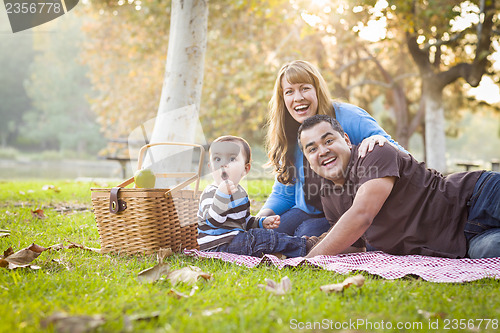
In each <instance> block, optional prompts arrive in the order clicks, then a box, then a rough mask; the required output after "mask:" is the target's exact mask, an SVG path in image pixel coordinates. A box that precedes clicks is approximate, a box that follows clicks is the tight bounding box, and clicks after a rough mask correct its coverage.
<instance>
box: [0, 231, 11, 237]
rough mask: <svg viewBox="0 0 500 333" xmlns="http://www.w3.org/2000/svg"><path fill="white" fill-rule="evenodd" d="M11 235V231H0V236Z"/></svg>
mask: <svg viewBox="0 0 500 333" xmlns="http://www.w3.org/2000/svg"><path fill="white" fill-rule="evenodd" d="M9 236H10V232H0V238H3V237H9Z"/></svg>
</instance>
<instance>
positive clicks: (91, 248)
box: [65, 240, 101, 253]
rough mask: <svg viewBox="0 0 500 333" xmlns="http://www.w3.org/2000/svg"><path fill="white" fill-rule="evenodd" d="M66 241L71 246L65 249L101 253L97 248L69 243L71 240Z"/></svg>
mask: <svg viewBox="0 0 500 333" xmlns="http://www.w3.org/2000/svg"><path fill="white" fill-rule="evenodd" d="M66 241H67V242H68V243H69V245H68V246H66V247H65V248H66V249H74V248H78V249H83V250H87V251H92V252H96V253H101V249H97V248H95V247H87V246H85V245H81V244H77V243H73V242H72V241H69V240H66Z"/></svg>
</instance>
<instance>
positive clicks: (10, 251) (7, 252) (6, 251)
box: [2, 246, 14, 258]
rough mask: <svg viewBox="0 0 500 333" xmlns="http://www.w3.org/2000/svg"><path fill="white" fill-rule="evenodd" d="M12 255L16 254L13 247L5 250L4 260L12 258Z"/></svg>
mask: <svg viewBox="0 0 500 333" xmlns="http://www.w3.org/2000/svg"><path fill="white" fill-rule="evenodd" d="M11 254H14V250H13V249H12V246H11V247H9V248H8V249H7V250H5V251H4V252H3V256H2V258H7V257H8V256H10V255H11Z"/></svg>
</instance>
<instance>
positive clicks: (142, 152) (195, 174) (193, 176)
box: [118, 142, 205, 196]
mask: <svg viewBox="0 0 500 333" xmlns="http://www.w3.org/2000/svg"><path fill="white" fill-rule="evenodd" d="M161 145H163V146H185V147H194V148H199V149H200V161H199V163H198V170H197V172H190V173H169V174H159V175H158V176H159V177H176V176H177V177H188V176H191V177H190V178H188V179H187V180H185V181H183V182H182V183H180V184H178V185H176V186H174V187H173V188H171V189H169V190H168V191H167V192H165V196H168V195H169V194H171V193H172V192H174V191H177V190H179V189H182V188H184V187H186V186H187V185H189V184H191V183H192V182H193V181H195V180H196V184H195V190H194V193H193V195H196V193H197V192H198V189H199V187H200V178H201V170H202V168H203V160H204V158H205V148H203V146H202V145H198V144H194V143H184V142H156V143H149V144H147V145H144V146H142V148H141V150H140V151H139V159H138V161H137V170H140V169H141V167H142V161H143V159H144V155H145V153H146V151H147V149H148V148H150V147H154V146H161ZM133 181H134V177H132V180H131V179H130V178H129V179H127V180H126V181H124V182H123V183H122V184H124V186H127V185H128V184H131V183H132V182H133ZM122 184H120V185H122ZM120 185H118V186H120Z"/></svg>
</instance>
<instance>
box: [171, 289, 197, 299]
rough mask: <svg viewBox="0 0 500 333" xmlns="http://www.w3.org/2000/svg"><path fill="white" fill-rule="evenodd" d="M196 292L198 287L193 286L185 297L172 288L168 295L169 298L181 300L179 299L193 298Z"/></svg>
mask: <svg viewBox="0 0 500 333" xmlns="http://www.w3.org/2000/svg"><path fill="white" fill-rule="evenodd" d="M196 290H198V286H193V288H191V291H190V292H189V295H186V294H183V293H181V292H180V291H177V290H175V289H174V288H172V289H170V291H169V292H168V294H169V295H171V296H174V297H175V298H177V299H181V298H188V297H191V296H193V295H194V293H195V292H196Z"/></svg>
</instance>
